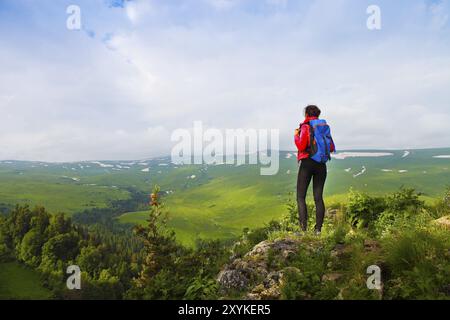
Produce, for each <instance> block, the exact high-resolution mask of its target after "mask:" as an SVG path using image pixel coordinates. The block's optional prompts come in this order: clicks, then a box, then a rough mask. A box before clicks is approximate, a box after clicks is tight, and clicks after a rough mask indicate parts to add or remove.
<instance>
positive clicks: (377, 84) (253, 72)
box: [0, 0, 450, 161]
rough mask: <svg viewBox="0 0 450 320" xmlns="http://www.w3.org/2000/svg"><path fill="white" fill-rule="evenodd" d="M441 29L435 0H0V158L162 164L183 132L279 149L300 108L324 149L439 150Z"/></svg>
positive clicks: (442, 136) (447, 40)
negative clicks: (321, 126)
mask: <svg viewBox="0 0 450 320" xmlns="http://www.w3.org/2000/svg"><path fill="white" fill-rule="evenodd" d="M72 4H75V5H78V6H79V7H80V9H81V23H82V29H81V30H79V31H74V30H68V29H67V27H66V20H67V18H68V17H69V15H68V14H67V13H66V9H67V7H68V6H69V5H72ZM371 4H376V5H378V6H379V7H380V8H381V14H382V16H381V17H382V29H381V30H379V31H370V30H368V28H367V26H366V20H367V18H368V14H367V13H366V9H367V7H368V6H369V5H371ZM449 15H450V1H449V0H441V1H438V0H434V1H431V0H397V1H391V0H385V1H377V0H371V1H364V0H333V1H329V0H315V1H314V0H311V1H299V0H130V1H125V0H123V1H122V0H108V1H107V0H83V1H81V0H80V1H77V0H70V1H65V0H58V1H55V0H39V1H37V0H36V1H32V0H0V159H20V160H44V161H78V160H92V159H137V158H147V157H152V156H159V155H167V154H169V153H170V149H171V147H172V146H173V143H171V141H170V136H171V133H172V132H173V130H175V129H177V128H190V127H192V125H193V122H194V121H196V120H200V121H203V123H204V125H205V126H208V127H214V128H219V129H226V128H255V129H258V128H268V129H270V128H274V129H280V135H281V148H282V149H286V150H287V149H293V143H292V131H293V129H294V128H295V127H297V126H298V123H299V122H300V120H301V118H302V108H303V107H304V106H305V105H307V104H309V103H314V104H318V105H319V106H320V107H321V108H322V110H323V117H324V118H326V119H327V120H328V122H329V123H330V124H331V125H332V128H333V132H334V136H335V140H336V144H337V145H338V147H339V148H340V149H368V148H382V149H386V148H399V149H406V148H426V147H450V134H449V132H450V131H449V129H448V124H449V123H450V90H449V88H450V22H449Z"/></svg>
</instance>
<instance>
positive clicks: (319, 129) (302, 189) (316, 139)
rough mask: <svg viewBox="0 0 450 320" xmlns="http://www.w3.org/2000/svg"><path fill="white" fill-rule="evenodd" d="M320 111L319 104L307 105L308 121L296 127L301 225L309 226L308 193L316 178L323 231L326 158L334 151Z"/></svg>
mask: <svg viewBox="0 0 450 320" xmlns="http://www.w3.org/2000/svg"><path fill="white" fill-rule="evenodd" d="M320 114H321V111H320V109H319V108H318V107H317V106H313V105H310V106H307V107H306V108H305V121H303V123H302V124H301V125H300V129H297V130H295V144H296V146H297V149H298V157H297V160H298V161H299V163H300V165H299V167H300V169H299V172H298V178H297V204H298V214H299V220H300V227H301V228H302V230H303V231H304V232H305V231H306V230H307V228H308V211H307V207H306V193H307V191H308V187H309V185H310V183H311V180H313V193H314V202H315V203H316V226H315V228H314V229H315V234H316V235H320V233H321V231H322V225H323V220H324V217H325V204H324V202H323V189H324V186H325V180H326V178H327V165H326V162H327V161H329V160H330V159H331V157H330V154H331V152H334V151H335V146H334V143H333V139H332V138H331V134H330V128H329V126H328V125H327V124H326V121H325V120H319V116H320Z"/></svg>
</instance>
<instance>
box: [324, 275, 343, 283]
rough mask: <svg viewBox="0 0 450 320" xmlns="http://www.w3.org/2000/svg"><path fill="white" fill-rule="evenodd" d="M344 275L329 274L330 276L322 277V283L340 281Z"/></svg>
mask: <svg viewBox="0 0 450 320" xmlns="http://www.w3.org/2000/svg"><path fill="white" fill-rule="evenodd" d="M343 276H344V275H343V274H342V273H328V274H324V275H323V276H322V281H323V282H326V281H333V282H334V281H337V280H339V279H341V278H342V277H343Z"/></svg>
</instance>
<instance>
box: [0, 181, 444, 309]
mask: <svg viewBox="0 0 450 320" xmlns="http://www.w3.org/2000/svg"><path fill="white" fill-rule="evenodd" d="M145 198H146V197H145V195H143V194H139V193H136V194H135V195H134V196H133V197H132V198H131V200H120V201H118V202H115V203H114V204H113V205H112V208H110V209H109V210H101V212H92V211H86V212H83V213H80V214H78V215H74V216H73V218H69V217H66V216H65V215H64V214H62V213H57V214H51V213H49V212H47V211H46V209H45V208H42V207H35V208H30V207H28V206H16V207H15V208H13V209H12V210H11V211H10V212H9V213H7V214H6V213H3V214H2V215H1V218H0V261H1V262H0V263H6V262H11V261H15V262H19V263H20V264H21V265H24V266H26V268H29V269H32V270H34V271H36V272H37V273H38V274H39V278H40V281H41V284H42V286H43V287H45V288H47V289H48V290H49V291H50V292H51V298H52V299H169V300H172V299H187V300H196V299H219V298H234V299H248V298H250V299H290V300H293V299H449V298H450V252H449V250H448V248H450V236H449V222H450V219H449V217H448V216H449V214H450V190H447V192H446V193H445V195H443V197H442V199H441V200H439V201H437V202H436V203H434V204H433V205H428V204H426V203H425V202H423V201H421V200H420V194H419V193H417V192H416V191H415V190H414V189H408V188H401V189H400V190H399V191H397V192H394V193H392V194H388V195H386V196H382V197H381V196H377V197H372V196H370V195H368V194H365V193H362V192H358V191H354V190H350V192H349V196H348V202H347V203H345V204H340V205H334V206H333V208H330V209H329V210H328V214H327V219H326V223H325V227H324V233H323V235H322V236H321V237H317V236H314V235H313V234H312V233H311V234H306V235H303V236H301V237H300V236H298V235H297V234H296V232H297V231H298V226H297V208H296V204H295V203H294V202H293V201H289V202H288V203H287V206H286V214H285V217H284V218H283V219H281V220H279V221H272V222H270V223H268V224H266V225H265V226H264V227H262V228H255V229H252V230H250V229H248V228H246V229H244V230H243V231H242V235H241V236H240V237H239V238H237V239H234V240H232V241H231V240H227V241H219V240H208V241H205V240H198V241H197V242H196V245H195V246H194V247H186V246H184V245H182V244H180V243H179V242H178V241H177V238H176V234H175V232H174V231H173V230H172V229H171V228H169V227H168V226H167V221H168V218H169V216H170V208H166V207H165V205H164V198H163V197H162V195H161V193H160V192H159V188H158V187H155V189H154V190H153V193H152V197H151V201H150V203H149V204H148V220H147V224H145V225H143V226H135V227H131V226H124V225H121V224H118V223H117V222H116V221H115V219H114V216H115V212H117V213H118V212H120V210H118V208H120V207H121V206H122V207H123V206H129V208H127V209H133V210H134V209H136V207H137V206H141V207H142V205H143V204H142V201H143V200H144V199H145ZM121 201H122V202H121ZM125 201H126V203H125ZM114 208H116V209H117V210H114ZM122 209H123V208H122ZM141 209H142V208H141ZM310 209H311V210H313V209H314V208H313V206H312V205H310ZM103 211H105V212H106V211H108V212H109V215H107V214H102V213H105V212H103ZM311 219H312V218H311ZM288 239H292V241H293V242H292V243H294V245H295V246H296V248H295V250H292V251H293V252H292V254H291V255H290V257H289V258H288V259H287V258H286V257H284V256H285V254H284V253H283V254H281V253H280V251H276V249H274V247H270V245H269V247H270V248H269V249H268V253H267V255H266V256H264V258H263V260H264V261H263V264H261V263H259V262H258V263H259V265H258V269H257V270H256V269H252V263H254V261H256V260H257V259H260V257H256V256H253V258H252V254H251V252H252V249H253V250H254V248H256V247H258V245H259V246H260V245H261V243H272V244H276V243H277V241H278V242H279V241H280V240H281V241H286V240H288ZM289 241H291V240H289ZM252 259H253V261H252ZM261 261H262V260H261ZM261 261H260V262H261ZM244 262H245V263H246V265H245V268H242V264H243V263H244ZM373 264H377V265H379V266H380V268H381V269H382V270H383V289H382V290H375V291H374V290H368V289H367V287H366V279H367V275H366V268H367V267H368V266H370V265H373ZM69 265H78V266H79V267H80V269H81V271H82V280H81V282H82V289H81V290H68V289H67V287H66V279H67V277H68V274H66V268H67V266H69ZM261 265H263V266H264V267H263V268H261ZM232 266H234V267H232ZM236 266H237V267H236ZM264 268H265V269H264ZM230 269H231V270H232V271H227V272H228V274H231V275H233V276H234V277H236V276H237V277H238V278H239V279H241V280H242V279H245V281H244V284H243V285H242V283H241V284H239V285H236V284H235V283H233V279H231V282H230V281H228V282H226V281H223V279H224V277H223V274H224V272H225V271H226V270H230ZM224 270H225V271H224ZM255 270H256V271H255ZM274 271H276V272H278V274H279V275H280V277H279V278H280V279H277V281H275V283H273V281H272V282H271V283H270V284H268V283H267V281H266V280H267V279H263V278H264V276H265V275H266V274H271V275H272V276H273V274H274V273H273V272H274ZM221 275H222V277H221ZM228 280H229V279H228ZM241 282H242V281H241ZM12 298H13V297H12Z"/></svg>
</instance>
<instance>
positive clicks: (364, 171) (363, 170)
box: [353, 166, 367, 178]
mask: <svg viewBox="0 0 450 320" xmlns="http://www.w3.org/2000/svg"><path fill="white" fill-rule="evenodd" d="M366 171H367V168H366V167H365V166H363V167H362V170H361V171H360V172H358V173H357V174H354V175H353V178H357V177H359V176H361V175H363V174H365V173H366Z"/></svg>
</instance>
